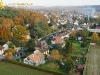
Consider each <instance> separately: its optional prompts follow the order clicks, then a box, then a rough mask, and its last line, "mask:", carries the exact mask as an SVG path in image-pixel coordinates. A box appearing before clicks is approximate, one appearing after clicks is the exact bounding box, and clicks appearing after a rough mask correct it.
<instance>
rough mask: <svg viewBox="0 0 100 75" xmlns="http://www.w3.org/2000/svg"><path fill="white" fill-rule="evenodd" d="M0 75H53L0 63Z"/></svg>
mask: <svg viewBox="0 0 100 75" xmlns="http://www.w3.org/2000/svg"><path fill="white" fill-rule="evenodd" d="M0 75H53V74H49V73H45V72H42V71H37V70H33V69H29V68H25V67H22V66H18V65H14V64H10V63H7V62H0Z"/></svg>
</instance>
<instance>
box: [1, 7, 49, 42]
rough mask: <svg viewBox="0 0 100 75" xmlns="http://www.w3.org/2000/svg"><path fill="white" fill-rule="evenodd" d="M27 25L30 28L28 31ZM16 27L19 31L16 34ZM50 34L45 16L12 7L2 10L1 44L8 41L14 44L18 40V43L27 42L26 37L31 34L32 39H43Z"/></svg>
mask: <svg viewBox="0 0 100 75" xmlns="http://www.w3.org/2000/svg"><path fill="white" fill-rule="evenodd" d="M27 24H28V25H29V26H28V28H27V29H26V25H27ZM15 27H16V28H17V29H18V30H19V31H17V32H16V31H15V30H14V28H15ZM20 29H21V30H20ZM34 31H35V32H34ZM36 32H37V33H36ZM41 32H42V33H43V34H42V33H41ZM49 32H50V29H49V26H48V24H47V19H46V17H44V15H43V14H38V13H36V12H34V11H30V10H27V9H19V8H11V7H5V8H4V9H0V44H2V43H3V42H6V41H8V40H11V41H12V42H13V41H16V40H17V42H18V41H20V42H21V41H23V40H24V42H25V41H26V37H25V36H26V35H28V34H29V33H30V35H31V37H32V38H36V37H38V38H41V37H44V36H46V35H47V34H49ZM20 33H21V34H20ZM40 34H41V35H40ZM33 35H34V37H33ZM13 43H14V42H13Z"/></svg>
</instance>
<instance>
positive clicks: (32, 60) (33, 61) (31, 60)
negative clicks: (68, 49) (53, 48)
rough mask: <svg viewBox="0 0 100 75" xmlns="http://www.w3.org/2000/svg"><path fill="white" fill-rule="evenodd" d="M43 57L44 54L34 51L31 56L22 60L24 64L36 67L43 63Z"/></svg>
mask: <svg viewBox="0 0 100 75" xmlns="http://www.w3.org/2000/svg"><path fill="white" fill-rule="evenodd" d="M44 59H45V57H44V54H43V53H41V52H40V51H39V50H36V51H34V53H33V54H31V55H29V56H28V57H26V58H25V59H24V63H26V64H30V65H35V66H38V65H40V64H44V63H45V60H44Z"/></svg>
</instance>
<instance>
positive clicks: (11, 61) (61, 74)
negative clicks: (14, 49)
mask: <svg viewBox="0 0 100 75" xmlns="http://www.w3.org/2000/svg"><path fill="white" fill-rule="evenodd" d="M5 62H9V63H12V64H16V65H19V66H22V67H26V68H30V69H35V70H38V71H43V72H47V73H50V74H54V75H69V74H65V73H61V72H55V71H51V70H46V69H43V68H40V67H35V66H32V65H29V64H24V63H21V62H17V61H15V60H5Z"/></svg>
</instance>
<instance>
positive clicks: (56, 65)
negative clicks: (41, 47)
mask: <svg viewBox="0 0 100 75" xmlns="http://www.w3.org/2000/svg"><path fill="white" fill-rule="evenodd" d="M48 68H51V69H53V70H55V69H59V65H58V64H57V63H54V62H51V63H49V64H48Z"/></svg>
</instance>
